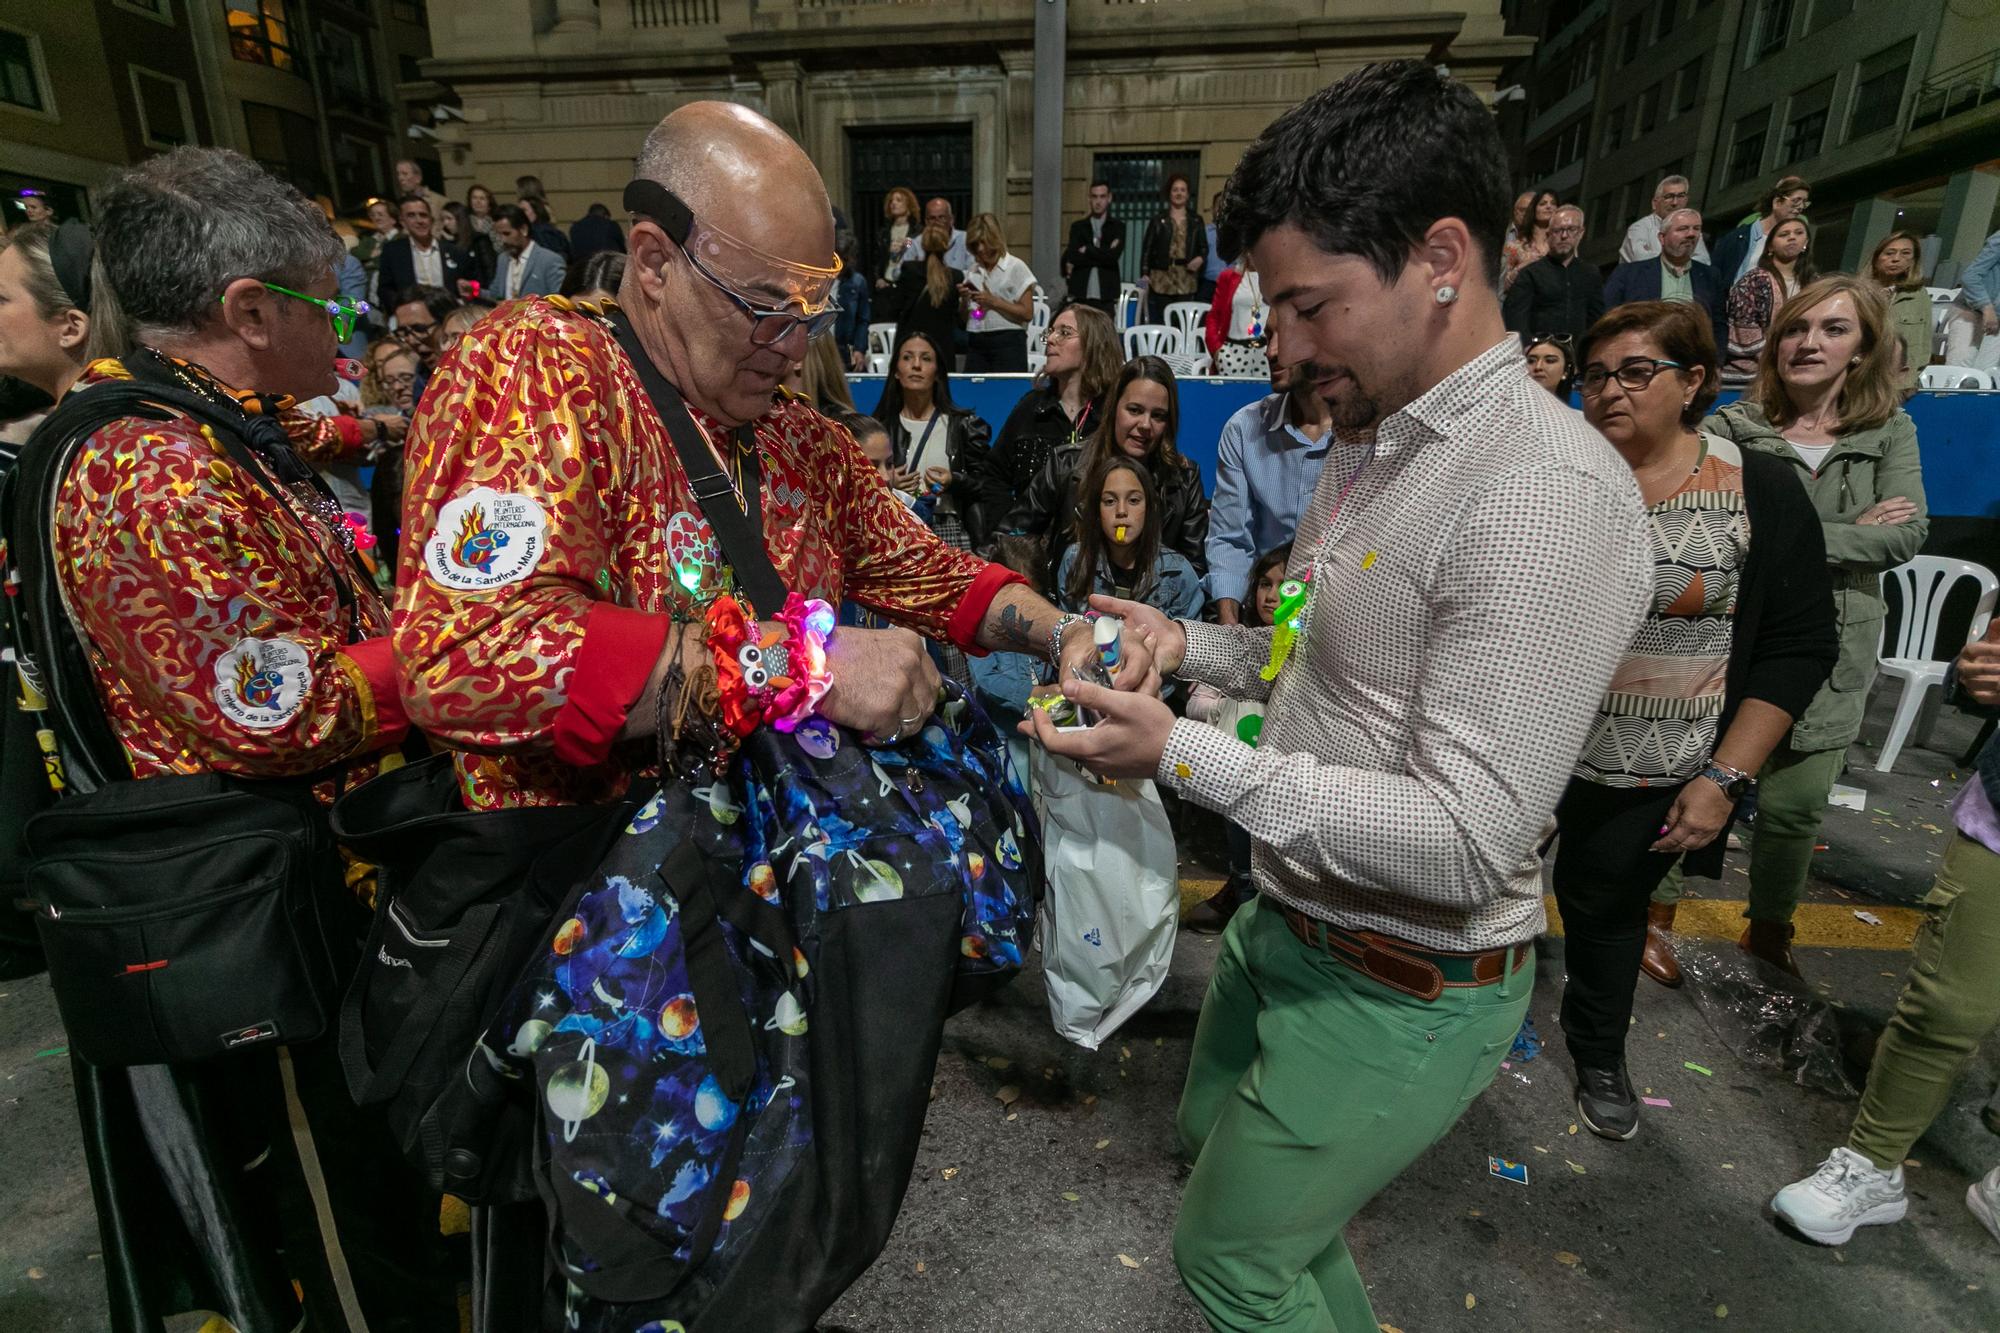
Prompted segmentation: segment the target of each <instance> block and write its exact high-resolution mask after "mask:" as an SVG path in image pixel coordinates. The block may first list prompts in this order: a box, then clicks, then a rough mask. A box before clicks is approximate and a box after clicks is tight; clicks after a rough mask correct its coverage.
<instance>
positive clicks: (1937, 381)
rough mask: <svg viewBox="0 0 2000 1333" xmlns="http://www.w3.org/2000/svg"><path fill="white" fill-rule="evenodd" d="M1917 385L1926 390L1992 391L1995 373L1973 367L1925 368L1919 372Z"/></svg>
mask: <svg viewBox="0 0 2000 1333" xmlns="http://www.w3.org/2000/svg"><path fill="white" fill-rule="evenodd" d="M1917 384H1918V385H1919V386H1920V387H1922V388H1925V389H1990V388H1992V387H1993V372H1992V371H1990V370H1979V369H1977V368H1975V367H1973V366H1925V367H1924V368H1923V369H1922V370H1920V371H1918V372H1917Z"/></svg>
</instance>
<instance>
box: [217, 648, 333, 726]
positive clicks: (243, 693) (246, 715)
mask: <svg viewBox="0 0 2000 1333" xmlns="http://www.w3.org/2000/svg"><path fill="white" fill-rule="evenodd" d="M310 689H312V654H311V653H308V652H307V651H306V650H305V649H304V648H303V647H301V646H300V645H299V644H296V643H293V642H292V641H291V640H290V639H242V640H239V641H238V642H237V644H236V646H235V647H234V648H231V649H230V650H229V651H228V652H226V653H224V654H223V655H222V656H220V657H218V658H216V659H215V706H216V707H217V708H220V709H221V710H222V715H223V716H224V717H226V718H228V719H229V720H230V721H231V722H234V723H235V724H236V725H237V726H239V727H245V728H248V729H249V730H251V731H276V730H277V729H278V728H279V727H282V726H284V725H285V724H286V723H287V722H290V721H291V720H292V719H293V718H295V717H297V716H298V715H299V709H301V708H303V707H304V706H305V701H306V692H307V691H309V690H310Z"/></svg>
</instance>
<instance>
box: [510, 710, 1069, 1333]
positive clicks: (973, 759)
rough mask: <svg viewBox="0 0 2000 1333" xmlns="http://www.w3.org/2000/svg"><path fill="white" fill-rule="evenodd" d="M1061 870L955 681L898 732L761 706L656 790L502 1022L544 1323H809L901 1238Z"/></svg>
mask: <svg viewBox="0 0 2000 1333" xmlns="http://www.w3.org/2000/svg"><path fill="white" fill-rule="evenodd" d="M1041 874H1042V855H1041V847H1040V838H1039V831H1038V829H1037V826H1036V824H1035V822H1034V814H1033V810H1032V807H1031V806H1030V805H1029V802H1028V799H1027V795H1026V791H1025V788H1024V786H1023V784H1022V782H1021V776H1020V774H1019V773H1018V772H1017V771H1015V769H1014V768H1013V766H1012V764H1011V761H1010V759H1009V757H1008V751H1007V747H1006V744H1005V742H1004V740H1003V739H1002V738H1001V736H1000V735H999V733H998V732H997V731H996V730H995V729H994V727H993V725H992V724H991V722H989V721H988V720H987V719H986V717H985V715H984V714H983V713H982V712H981V711H980V710H979V708H978V706H977V705H976V704H975V703H974V702H973V701H971V700H970V699H969V698H967V697H965V695H964V694H963V693H962V692H961V691H958V690H956V689H948V693H947V695H946V697H945V700H944V702H943V703H942V704H941V706H940V708H939V710H938V712H937V713H936V714H935V715H934V716H933V717H932V718H931V719H930V720H929V722H928V723H927V724H926V725H925V726H924V727H923V729H922V730H921V731H920V732H918V733H917V735H915V736H914V737H912V738H910V739H909V740H906V741H904V742H902V743H901V744H899V745H896V746H892V747H880V748H877V747H869V746H865V745H863V744H862V743H861V742H860V741H859V739H858V737H857V736H856V735H855V734H854V733H852V732H849V731H846V730H844V729H842V728H839V727H836V726H833V725H832V724H830V723H827V722H825V721H824V720H823V719H811V720H808V721H807V722H805V723H804V724H802V725H801V726H799V727H798V728H797V730H795V731H794V732H792V733H790V734H783V733H779V732H777V731H775V730H773V729H771V728H768V727H763V728H759V729H758V730H757V731H755V732H754V733H753V734H752V735H751V736H750V737H749V739H748V740H747V741H746V742H745V744H744V747H743V749H742V750H741V751H740V752H739V753H738V755H737V757H736V759H735V761H734V762H733V764H732V766H731V768H730V770H729V772H728V774H727V776H726V777H725V778H724V779H723V780H721V781H717V782H714V783H709V784H702V785H689V784H685V783H684V784H677V785H675V786H672V787H670V788H668V789H667V790H666V791H665V792H663V793H662V794H661V795H660V796H658V797H657V798H655V799H654V800H652V801H650V802H649V803H647V804H646V805H645V806H644V807H642V808H641V809H640V810H639V811H638V813H637V814H636V815H635V816H634V818H633V819H632V821H631V822H630V824H629V825H628V826H627V828H626V830H625V833H624V835H623V836H622V837H620V838H619V839H617V841H616V844H615V845H614V847H613V848H612V850H611V852H610V854H609V855H608V856H607V858H606V859H605V861H604V863H603V865H602V866H600V867H599V869H598V872H597V873H596V874H594V875H592V876H591V877H590V878H589V879H588V880H587V881H586V883H585V886H584V887H583V888H582V889H581V890H580V891H579V892H578V893H577V894H576V895H575V896H574V898H573V900H572V903H571V904H570V910H568V911H567V912H565V913H563V914H561V916H560V917H559V920H558V922H557V924H556V925H555V927H554V930H553V932H552V935H551V937H550V940H549V943H548V946H547V948H546V949H545V950H544V951H543V956H542V957H541V959H540V961H539V963H538V964H537V965H536V966H535V967H534V968H532V969H531V970H530V972H529V974H528V976H527V977H526V978H525V979H524V981H523V983H522V984H521V985H520V986H519V987H518V988H517V989H516V991H515V994H514V999H513V1001H512V1002H511V1003H510V1005H509V1006H508V1009H507V1017H506V1019H505V1020H504V1021H503V1023H502V1024H500V1025H499V1026H498V1027H496V1028H495V1029H494V1030H493V1031H491V1032H489V1034H488V1037H487V1048H488V1049H489V1050H491V1051H493V1052H495V1053H497V1058H500V1059H502V1060H504V1061H511V1062H514V1063H516V1065H517V1066H518V1067H520V1068H521V1069H522V1070H523V1072H524V1073H525V1074H526V1075H527V1076H528V1077H529V1078H530V1079H531V1081H532V1085H533V1086H534V1088H535V1089H536V1091H537V1095H538V1104H539V1110H540V1115H541V1123H540V1126H539V1129H538V1133H537V1149H538V1152H539V1153H540V1154H541V1160H540V1169H539V1171H538V1176H539V1178H540V1181H541V1184H542V1188H543V1195H544V1199H545V1201H546V1202H547V1203H548V1204H549V1206H550V1208H551V1212H552V1215H553V1221H554V1225H553V1227H552V1229H551V1231H552V1237H551V1244H552V1253H553V1255H554V1259H555V1265H556V1269H557V1274H556V1278H555V1280H554V1282H553V1283H552V1284H551V1286H550V1288H549V1290H548V1293H547V1302H546V1305H545V1309H544V1319H545V1321H556V1320H559V1321H560V1323H559V1324H554V1325H553V1326H560V1327H565V1328H574V1329H578V1330H582V1331H583V1333H637V1331H638V1330H653V1329H660V1330H668V1329H673V1328H676V1327H683V1328H685V1329H687V1330H691V1331H696V1333H710V1331H711V1330H735V1329H743V1330H751V1329H756V1330H760V1331H762V1333H768V1331H769V1330H784V1329H795V1328H796V1329H806V1328H810V1327H811V1326H812V1325H813V1323H814V1322H815V1321H816V1320H817V1318H818V1317H819V1315H820V1314H821V1313H822V1312H824V1310H825V1309H826V1308H828V1307H829V1306H830V1305H831V1304H832V1303H833V1301H834V1300H836V1299H837V1298H838V1297H839V1295H840V1293H841V1292H842V1291H843V1290H845V1289H846V1287H847V1286H848V1285H849V1284H850V1283H851V1282H852V1281H853V1280H854V1279H855V1278H856V1277H857V1276H859V1275H860V1273H861V1272H862V1271H864V1270H865V1269H866V1268H867V1266H868V1265H869V1264H870V1263H871V1262H873V1260H874V1258H875V1256H876V1255H877V1254H878V1253H879V1252H880V1250H881V1248H882V1246H883V1245H884V1244H885V1243H886V1242H887V1240H888V1235H889V1231H890V1228H891V1227H892V1225H893V1223H894V1220H895V1216H896V1212H897V1210H898V1209H899V1208H900V1206H901V1202H902V1195H903V1191H904V1189H905V1187H906V1186H907V1184H908V1179H909V1171H910V1167H911V1164H912V1163H913V1161H914V1158H915V1152H916V1145H917V1141H918V1136H919V1135H920V1133H921V1131H922V1126H923V1117H924V1113H925V1110H926V1108H927V1105H928V1100H929V1087H930V1081H931V1077H932V1074H933V1071H934V1068H935V1065H936V1060H937V1052H938V1048H939V1045H940V1043H941V1041H942V1036H943V1027H944V1021H945V1019H946V1018H947V1017H948V1016H949V1015H950V1013H951V1012H953V1010H954V1009H955V1008H957V1007H960V1006H962V1005H963V1004H965V1003H969V1002H970V1001H972V1000H973V999H976V998H978V996H980V995H982V994H984V993H986V992H987V991H988V990H990V989H991V988H992V987H994V986H997V985H999V984H1002V983H1004V981H1005V980H1006V979H1007V978H1009V977H1011V976H1012V975H1013V974H1014V973H1015V972H1017V971H1018V970H1019V967H1020V963H1021V950H1022V947H1023V944H1024V943H1025V941H1026V940H1027V939H1028V938H1029V937H1030V936H1031V935H1032V932H1033V925H1034V914H1035V906H1036V902H1037V900H1038V899H1039V897H1040V892H1041Z"/></svg>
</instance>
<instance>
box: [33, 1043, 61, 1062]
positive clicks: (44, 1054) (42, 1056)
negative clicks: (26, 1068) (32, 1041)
mask: <svg viewBox="0 0 2000 1333" xmlns="http://www.w3.org/2000/svg"><path fill="white" fill-rule="evenodd" d="M68 1054H69V1047H67V1046H51V1047H49V1048H48V1049H47V1050H46V1051H36V1052H35V1058H36V1059H37V1060H46V1059H47V1058H48V1057H50V1056H51V1055H68Z"/></svg>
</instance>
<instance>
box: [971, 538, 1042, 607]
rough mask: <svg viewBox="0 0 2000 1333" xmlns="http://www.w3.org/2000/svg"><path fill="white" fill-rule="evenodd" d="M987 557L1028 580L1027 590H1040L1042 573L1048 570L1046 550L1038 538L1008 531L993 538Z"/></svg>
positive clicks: (1037, 591) (1036, 591) (1035, 591)
mask: <svg viewBox="0 0 2000 1333" xmlns="http://www.w3.org/2000/svg"><path fill="white" fill-rule="evenodd" d="M986 554H987V558H988V559H990V560H991V561H992V562H993V563H994V564H996V565H1000V566H1002V567H1003V568H1006V569H1011V570H1013V571H1014V572H1015V573H1016V574H1019V575H1020V576H1021V577H1022V578H1024V579H1026V580H1027V581H1028V591H1030V592H1034V593H1039V592H1041V590H1042V575H1043V574H1044V573H1046V572H1047V570H1048V564H1049V562H1048V552H1047V551H1046V550H1045V549H1044V548H1043V546H1042V543H1041V541H1040V540H1039V539H1038V538H1035V537H1030V536H1027V535H1026V534H1024V533H1019V532H1010V533H1004V534H1002V535H1001V536H998V537H995V538H994V539H993V544H992V549H990V550H989V551H988V552H987V553H986Z"/></svg>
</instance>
